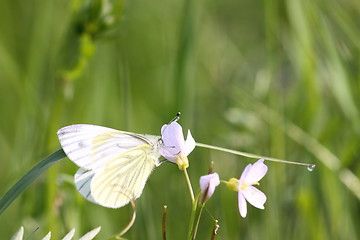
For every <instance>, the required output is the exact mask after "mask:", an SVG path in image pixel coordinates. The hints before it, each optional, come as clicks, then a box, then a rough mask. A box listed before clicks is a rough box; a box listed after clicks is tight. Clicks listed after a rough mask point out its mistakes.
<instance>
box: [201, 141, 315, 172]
mask: <svg viewBox="0 0 360 240" xmlns="http://www.w3.org/2000/svg"><path fill="white" fill-rule="evenodd" d="M196 146H198V147H203V148H208V149H213V150H217V151H222V152H227V153H232V154H235V155H240V156H244V157H248V158H257V159H260V158H263V159H265V160H267V161H271V162H279V163H287V164H295V165H301V166H306V167H311V168H314V167H315V165H314V164H311V163H302V162H291V161H287V160H283V159H277V158H272V157H266V156H261V155H257V154H252V153H247V152H240V151H236V150H232V149H228V148H223V147H217V146H212V145H208V144H204V143H196Z"/></svg>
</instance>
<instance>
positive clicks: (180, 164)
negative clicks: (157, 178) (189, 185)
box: [176, 155, 189, 170]
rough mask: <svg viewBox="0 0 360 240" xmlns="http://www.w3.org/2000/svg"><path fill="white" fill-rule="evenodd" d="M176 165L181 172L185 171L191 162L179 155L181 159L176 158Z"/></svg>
mask: <svg viewBox="0 0 360 240" xmlns="http://www.w3.org/2000/svg"><path fill="white" fill-rule="evenodd" d="M176 164H177V165H178V167H179V169H180V170H184V169H186V168H188V167H189V160H188V158H187V157H186V156H182V155H179V157H177V158H176Z"/></svg>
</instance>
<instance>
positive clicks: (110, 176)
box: [90, 144, 158, 208]
mask: <svg viewBox="0 0 360 240" xmlns="http://www.w3.org/2000/svg"><path fill="white" fill-rule="evenodd" d="M157 161H158V157H157V156H156V155H154V154H153V149H152V148H151V146H150V145H148V144H144V145H141V146H138V147H136V148H133V149H130V150H128V151H126V152H124V153H121V154H120V155H119V156H117V157H115V158H114V159H112V160H111V161H109V162H107V163H106V164H105V165H104V166H103V167H102V168H101V170H100V171H98V172H96V174H95V176H94V177H93V178H92V181H91V187H90V188H91V195H92V197H93V198H94V199H95V201H96V202H97V203H99V204H101V205H103V206H106V207H111V208H119V207H122V206H124V205H126V204H127V203H129V201H130V200H133V199H136V198H138V197H140V195H141V193H142V191H143V189H144V186H145V183H146V181H147V179H148V177H149V176H150V174H151V172H152V170H153V169H154V167H155V166H156V162H157Z"/></svg>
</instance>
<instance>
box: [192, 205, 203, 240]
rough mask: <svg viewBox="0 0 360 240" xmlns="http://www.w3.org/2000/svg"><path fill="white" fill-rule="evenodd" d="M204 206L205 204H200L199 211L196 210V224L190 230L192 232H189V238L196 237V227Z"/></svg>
mask: <svg viewBox="0 0 360 240" xmlns="http://www.w3.org/2000/svg"><path fill="white" fill-rule="evenodd" d="M204 206H205V204H201V205H200V209H199V211H196V212H198V214H196V217H195V219H196V225H195V227H194V228H193V231H192V234H191V238H190V239H191V240H194V239H195V238H196V233H197V230H198V228H199V223H200V218H201V214H202V211H203V209H204Z"/></svg>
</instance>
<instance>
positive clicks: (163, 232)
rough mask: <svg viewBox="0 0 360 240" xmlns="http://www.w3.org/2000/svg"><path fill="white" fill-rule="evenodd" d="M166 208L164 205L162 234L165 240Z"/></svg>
mask: <svg viewBox="0 0 360 240" xmlns="http://www.w3.org/2000/svg"><path fill="white" fill-rule="evenodd" d="M166 209H167V206H164V213H163V217H162V236H163V240H166Z"/></svg>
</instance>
